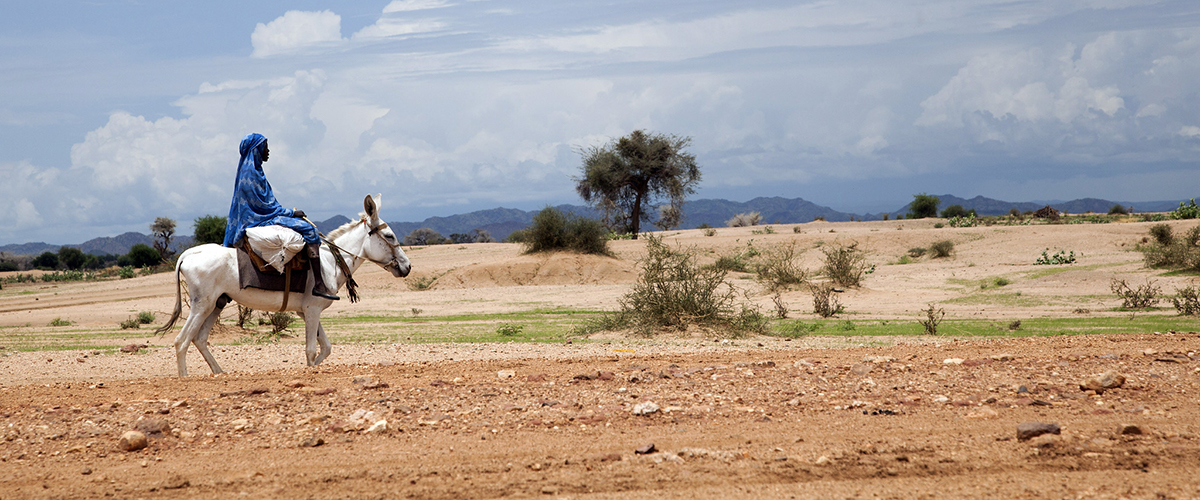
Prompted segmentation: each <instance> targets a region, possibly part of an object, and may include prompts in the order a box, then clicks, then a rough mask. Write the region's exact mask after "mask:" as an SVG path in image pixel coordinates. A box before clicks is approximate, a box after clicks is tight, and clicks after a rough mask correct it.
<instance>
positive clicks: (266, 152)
mask: <svg viewBox="0 0 1200 500" xmlns="http://www.w3.org/2000/svg"><path fill="white" fill-rule="evenodd" d="M270 157H271V148H270V147H267V143H265V142H264V143H263V157H262V161H267V159H268V158H270Z"/></svg>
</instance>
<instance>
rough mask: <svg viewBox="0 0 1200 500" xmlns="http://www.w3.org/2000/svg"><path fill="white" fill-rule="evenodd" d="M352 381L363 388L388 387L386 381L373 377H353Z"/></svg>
mask: <svg viewBox="0 0 1200 500" xmlns="http://www.w3.org/2000/svg"><path fill="white" fill-rule="evenodd" d="M353 383H354V385H360V386H362V388H363V389H386V388H387V387H388V383H387V382H384V381H382V380H379V379H377V378H375V377H355V378H354V380H353Z"/></svg>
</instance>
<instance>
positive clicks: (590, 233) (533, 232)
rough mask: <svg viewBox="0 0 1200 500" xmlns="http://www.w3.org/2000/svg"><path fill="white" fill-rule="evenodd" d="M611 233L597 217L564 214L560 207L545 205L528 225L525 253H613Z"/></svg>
mask: <svg viewBox="0 0 1200 500" xmlns="http://www.w3.org/2000/svg"><path fill="white" fill-rule="evenodd" d="M608 233H609V232H608V229H607V228H605V227H604V224H602V223H601V222H600V221H598V220H595V219H589V218H587V217H580V216H578V215H575V214H564V213H563V212H562V211H560V210H558V209H557V208H554V207H546V208H544V209H542V211H541V212H538V214H537V215H535V216H533V223H532V224H530V225H529V227H528V228H525V241H524V245H525V253H537V252H554V251H560V250H566V251H569V252H576V253H583V254H594V255H611V254H612V253H611V252H610V251H609V250H608Z"/></svg>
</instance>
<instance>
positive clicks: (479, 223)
mask: <svg viewBox="0 0 1200 500" xmlns="http://www.w3.org/2000/svg"><path fill="white" fill-rule="evenodd" d="M937 197H938V199H939V200H940V201H941V203H940V204H939V205H938V210H943V209H945V208H946V207H948V206H951V205H962V207H963V208H964V209H966V210H971V209H975V212H976V213H978V214H979V215H1004V214H1007V213H1008V212H1009V210H1011V209H1013V208H1016V209H1017V210H1020V211H1022V212H1025V211H1027V210H1037V209H1039V208H1042V207H1044V206H1046V205H1047V204H1048V205H1050V206H1052V207H1054V208H1055V209H1058V210H1059V211H1065V212H1068V213H1073V214H1079V213H1087V212H1095V213H1108V210H1109V209H1110V208H1112V206H1113V205H1116V204H1120V205H1122V206H1124V207H1125V208H1127V209H1129V210H1131V211H1133V210H1136V211H1138V212H1167V211H1170V210H1174V209H1176V208H1178V207H1179V203H1180V201H1179V200H1176V201H1151V202H1114V201H1108V200H1101V199H1096V198H1082V199H1078V200H1071V201H1063V202H1049V203H1034V202H1009V201H1001V200H995V199H991V198H984V197H983V196H976V197H974V198H971V199H965V198H959V197H957V196H954V195H950V194H943V195H937ZM555 208H557V209H559V210H562V211H563V212H572V213H575V214H577V215H582V216H585V217H599V214H598V213H597V212H596V211H595V210H593V209H592V208H591V207H587V206H581V205H558V206H557V207H555ZM908 210H909V206H908V205H905V206H903V207H901V208H900V209H899V210H896V211H895V212H887V213H886V215H887V216H888V217H889V218H892V219H895V218H903V217H904V214H906V213H908ZM539 211H540V210H520V209H515V208H493V209H490V210H479V211H475V212H470V213H466V214H458V215H451V216H449V217H430V218H428V219H425V220H423V221H421V222H388V225H389V226H390V227H391V228H392V230H393V231H395V232H396V234H397V235H400V236H401V237H403V236H404V235H406V234H408V233H410V232H412V231H413V230H415V229H419V228H423V227H427V228H430V229H433V230H434V231H437V232H439V233H441V234H442V236H449V235H451V234H454V233H463V234H467V233H470V232H471V231H472V230H474V229H482V230H485V231H487V232H488V233H489V234H491V235H492V238H494V239H495V240H496V241H504V239H505V238H507V237H508V235H509V234H511V233H512V232H513V231H516V230H518V229H522V228H524V227H526V226H528V225H529V224H530V223H531V222H532V221H533V216H534V215H537V213H538V212H539ZM748 212H758V213H759V214H761V215H762V218H761V221H762V222H761V223H762V224H791V223H798V222H811V221H813V220H814V219H816V218H818V217H821V218H824V219H825V220H827V221H830V222H835V221H848V220H851V219H853V220H880V219H882V218H883V217H884V215H885V214H884V213H878V214H854V213H849V212H839V211H837V210H834V209H832V208H829V207H824V206H820V205H816V204H814V203H812V202H809V201H806V200H803V199H801V198H780V197H772V198H755V199H753V200H750V201H747V202H737V201H729V200H721V199H705V200H694V201H689V202H687V203H686V204H685V205H684V206H683V223H684V224H683V227H684V228H695V227H697V226H700V225H702V224H708V225H709V226H712V227H722V226H724V225H725V221H727V220H729V219H731V218H732V217H733V216H735V215H737V214H741V213H748ZM350 220H351V219H349V218H347V217H345V216H342V215H335V216H333V217H330V218H329V219H326V220H324V221H321V222H317V223H316V224H317V229H319V230H320V231H321V232H323V233H329V232H330V231H332V230H334V229H336V228H337V227H338V226H341V225H342V224H345V223H347V222H350ZM643 227H644V228H646V229H647V230H650V229H654V226H652V225H649V224H646V225H643ZM138 243H144V244H146V245H151V244H152V243H153V240H152V238H151V237H150V236H148V235H145V234H141V233H135V232H128V233H125V234H121V235H118V236H111V237H103V238H95V239H91V240H88V241H85V242H83V243H80V244H78V245H67V246H73V247H77V248H79V249H80V250H83V251H84V252H85V253H90V254H95V255H103V254H112V255H121V254H125V253H128V252H129V248H130V247H132V246H133V245H136V244H138ZM191 245H192V237H191V236H190V235H187V236H183V235H180V236H176V237H175V239H174V241H173V242H172V245H171V247H172V248H174V249H176V251H180V250H181V249H185V248H188V247H190V246H191ZM59 247H60V245H50V244H47V243H21V244H10V245H3V246H0V252H5V253H8V254H12V255H37V254H40V253H42V252H57V251H58V249H59Z"/></svg>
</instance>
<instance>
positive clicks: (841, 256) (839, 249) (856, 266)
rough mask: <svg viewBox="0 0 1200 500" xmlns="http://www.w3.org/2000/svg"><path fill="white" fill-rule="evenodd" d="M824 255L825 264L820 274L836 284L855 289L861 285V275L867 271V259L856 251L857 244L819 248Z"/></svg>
mask: <svg viewBox="0 0 1200 500" xmlns="http://www.w3.org/2000/svg"><path fill="white" fill-rule="evenodd" d="M821 252H824V253H825V264H824V265H823V266H822V267H821V273H822V274H824V275H825V277H827V278H829V280H830V281H833V282H834V283H836V284H839V285H842V286H848V287H856V286H859V284H860V283H862V277H863V274H865V273H866V271H867V268H868V266H867V258H866V256H864V255H863V253H862V251H861V250H859V249H858V243H851V244H849V245H830V246H828V247H823V248H821Z"/></svg>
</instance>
